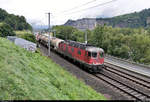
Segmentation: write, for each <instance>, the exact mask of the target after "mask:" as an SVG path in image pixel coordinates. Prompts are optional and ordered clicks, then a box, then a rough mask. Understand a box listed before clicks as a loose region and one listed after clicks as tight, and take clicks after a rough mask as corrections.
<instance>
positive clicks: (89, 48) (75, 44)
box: [66, 40, 104, 52]
mask: <svg viewBox="0 0 150 102" xmlns="http://www.w3.org/2000/svg"><path fill="white" fill-rule="evenodd" d="M66 42H67V43H68V44H69V45H70V46H73V47H77V48H81V49H85V50H87V51H90V52H104V50H103V49H102V48H98V47H94V46H93V45H90V44H86V43H80V42H76V41H71V40H67V41H66Z"/></svg>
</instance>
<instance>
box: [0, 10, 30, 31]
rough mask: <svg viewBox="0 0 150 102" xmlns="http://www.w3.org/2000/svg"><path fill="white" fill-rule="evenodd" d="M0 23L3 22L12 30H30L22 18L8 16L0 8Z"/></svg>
mask: <svg viewBox="0 0 150 102" xmlns="http://www.w3.org/2000/svg"><path fill="white" fill-rule="evenodd" d="M0 22H4V23H6V24H8V25H9V26H11V27H12V28H13V29H14V30H32V27H31V26H30V24H28V23H27V22H26V19H25V17H24V16H18V15H14V14H9V13H7V12H6V11H5V10H3V9H1V8H0Z"/></svg>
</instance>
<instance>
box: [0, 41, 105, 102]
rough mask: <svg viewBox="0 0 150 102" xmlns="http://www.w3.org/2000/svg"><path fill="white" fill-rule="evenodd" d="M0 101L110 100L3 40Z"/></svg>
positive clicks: (53, 65) (49, 63) (57, 66)
mask: <svg viewBox="0 0 150 102" xmlns="http://www.w3.org/2000/svg"><path fill="white" fill-rule="evenodd" d="M0 100H106V98H105V97H104V96H103V95H101V94H99V93H97V92H96V91H95V90H93V89H92V88H91V87H89V86H86V85H85V83H83V82H81V81H80V80H77V78H76V77H74V76H72V75H71V74H70V73H69V72H67V71H65V70H64V69H63V68H61V66H59V65H57V64H56V63H54V62H53V61H52V60H50V59H48V58H47V57H45V56H41V55H40V54H39V53H31V52H28V51H26V50H24V49H23V48H19V47H18V46H15V45H14V44H13V43H11V42H9V41H8V40H6V39H4V38H0Z"/></svg>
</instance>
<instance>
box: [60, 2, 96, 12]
mask: <svg viewBox="0 0 150 102" xmlns="http://www.w3.org/2000/svg"><path fill="white" fill-rule="evenodd" d="M95 1H97V0H92V1H89V2H87V3H84V4H81V5H78V6H76V7H73V8H71V9H68V10H65V11H62V12H61V13H65V12H70V11H72V10H74V9H77V8H80V7H82V6H86V5H88V4H91V3H93V2H95Z"/></svg>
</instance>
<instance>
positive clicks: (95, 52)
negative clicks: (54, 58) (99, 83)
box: [37, 35, 104, 72]
mask: <svg viewBox="0 0 150 102" xmlns="http://www.w3.org/2000/svg"><path fill="white" fill-rule="evenodd" d="M43 36H44V35H37V41H38V42H39V43H41V44H43V45H45V46H47V45H48V37H47V36H44V37H43ZM50 42H51V48H52V49H54V50H55V51H56V52H58V53H60V54H62V55H63V56H65V57H67V58H69V59H71V60H73V61H74V62H77V63H78V64H79V65H80V66H81V67H82V68H84V69H86V70H89V71H90V72H100V71H101V70H102V69H103V68H104V50H103V49H102V48H98V47H94V46H92V45H88V44H85V43H80V42H75V41H71V40H66V41H64V40H62V39H59V38H55V37H52V38H51V39H50Z"/></svg>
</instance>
